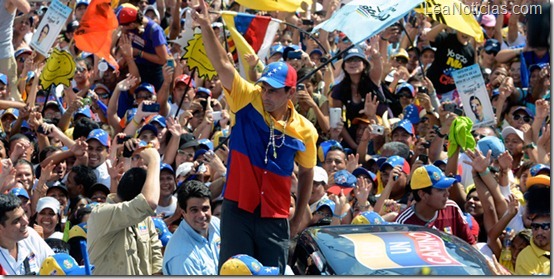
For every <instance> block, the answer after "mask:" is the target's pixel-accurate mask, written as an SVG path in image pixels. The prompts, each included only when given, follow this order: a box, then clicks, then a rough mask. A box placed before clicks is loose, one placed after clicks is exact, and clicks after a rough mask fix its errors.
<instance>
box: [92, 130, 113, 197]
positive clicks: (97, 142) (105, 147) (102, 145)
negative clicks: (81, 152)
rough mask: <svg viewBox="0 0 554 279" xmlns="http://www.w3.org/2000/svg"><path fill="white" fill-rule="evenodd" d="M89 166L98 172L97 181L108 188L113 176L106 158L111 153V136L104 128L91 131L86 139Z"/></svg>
mask: <svg viewBox="0 0 554 279" xmlns="http://www.w3.org/2000/svg"><path fill="white" fill-rule="evenodd" d="M86 142H87V144H88V147H87V155H88V164H87V165H88V166H89V167H91V168H92V169H93V170H94V173H95V174H96V178H97V180H96V182H98V183H102V184H104V185H106V186H108V188H110V185H111V178H110V175H109V173H108V165H107V164H106V159H107V158H108V155H109V154H110V136H109V135H108V133H107V132H106V131H104V130H102V129H94V130H92V131H90V133H89V134H88V137H87V140H86Z"/></svg>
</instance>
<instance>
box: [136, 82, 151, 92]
mask: <svg viewBox="0 0 554 279" xmlns="http://www.w3.org/2000/svg"><path fill="white" fill-rule="evenodd" d="M144 90H146V91H148V92H150V93H152V94H153V95H156V89H155V88H154V85H152V84H150V83H148V82H143V83H141V84H140V85H139V86H138V87H137V89H135V93H138V92H139V91H144Z"/></svg>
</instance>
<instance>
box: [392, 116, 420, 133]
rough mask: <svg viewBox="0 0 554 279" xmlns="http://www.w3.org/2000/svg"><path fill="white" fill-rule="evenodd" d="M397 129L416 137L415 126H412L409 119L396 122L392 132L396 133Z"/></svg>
mask: <svg viewBox="0 0 554 279" xmlns="http://www.w3.org/2000/svg"><path fill="white" fill-rule="evenodd" d="M397 128H402V129H404V130H405V131H406V132H408V134H410V135H415V130H414V125H412V122H410V120H408V119H402V120H400V121H398V122H396V124H395V125H394V127H393V129H392V132H393V133H394V130H396V129H397Z"/></svg>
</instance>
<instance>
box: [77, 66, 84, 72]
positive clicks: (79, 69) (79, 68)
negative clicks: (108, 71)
mask: <svg viewBox="0 0 554 279" xmlns="http://www.w3.org/2000/svg"><path fill="white" fill-rule="evenodd" d="M86 70H87V69H86V68H83V67H80V66H77V67H76V68H75V71H76V72H77V73H82V72H84V71H86Z"/></svg>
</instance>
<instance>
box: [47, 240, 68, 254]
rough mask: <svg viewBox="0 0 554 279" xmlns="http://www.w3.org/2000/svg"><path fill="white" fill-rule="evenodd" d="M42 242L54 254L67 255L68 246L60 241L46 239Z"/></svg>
mask: <svg viewBox="0 0 554 279" xmlns="http://www.w3.org/2000/svg"><path fill="white" fill-rule="evenodd" d="M44 242H46V244H48V246H50V248H52V250H53V251H54V253H55V254H59V253H65V254H69V244H68V243H67V242H65V241H63V240H61V239H57V238H47V239H45V240H44Z"/></svg>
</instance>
